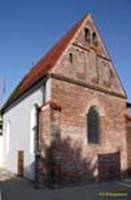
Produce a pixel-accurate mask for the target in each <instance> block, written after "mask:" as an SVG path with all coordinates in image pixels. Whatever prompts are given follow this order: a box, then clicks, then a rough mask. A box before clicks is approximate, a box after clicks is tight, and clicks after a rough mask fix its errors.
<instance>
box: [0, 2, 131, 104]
mask: <svg viewBox="0 0 131 200" xmlns="http://www.w3.org/2000/svg"><path fill="white" fill-rule="evenodd" d="M88 12H89V13H92V14H93V16H94V18H95V21H96V23H97V26H98V27H99V29H100V32H101V34H102V36H103V38H104V41H105V43H106V45H107V47H108V50H109V52H110V54H111V57H112V60H113V62H114V64H115V66H116V69H117V71H118V73H119V75H120V78H121V80H122V82H123V85H124V87H125V89H126V92H127V94H128V100H129V101H131V39H130V37H131V1H130V0H99V1H98V0H55V1H53V0H0V80H1V79H2V77H5V78H6V80H7V89H6V95H5V98H4V99H6V98H7V97H8V96H9V94H10V93H11V92H12V90H13V89H14V87H15V86H16V84H17V83H18V82H19V81H20V80H21V78H22V77H23V76H24V75H25V74H26V73H27V72H28V70H30V68H31V67H32V63H36V62H37V61H38V60H39V59H40V58H41V56H43V55H44V54H45V53H46V51H47V50H48V49H49V48H50V47H52V45H53V44H54V43H55V42H56V41H57V40H58V39H59V38H61V36H63V34H64V33H66V32H67V31H68V29H70V27H72V25H74V23H76V22H77V21H78V20H79V19H80V18H81V17H82V16H83V15H84V14H85V13H88Z"/></svg>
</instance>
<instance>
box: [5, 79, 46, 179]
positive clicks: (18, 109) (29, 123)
mask: <svg viewBox="0 0 131 200" xmlns="http://www.w3.org/2000/svg"><path fill="white" fill-rule="evenodd" d="M47 85H48V84H47ZM47 85H45V80H44V79H43V80H42V81H40V82H39V83H38V84H36V85H35V86H34V87H32V88H31V89H30V90H28V92H26V93H24V95H23V96H22V97H21V98H19V99H18V101H15V102H14V104H12V105H11V106H10V107H8V110H7V111H6V112H5V113H4V117H3V121H4V124H3V132H4V149H3V152H4V153H3V158H4V159H3V163H4V167H5V168H6V169H8V170H10V171H12V172H14V173H16V174H17V173H18V170H19V169H18V167H19V166H18V165H19V164H18V162H19V161H18V160H19V155H20V153H21V152H23V159H24V161H23V162H24V176H25V177H27V178H29V179H32V180H34V178H35V177H34V175H35V173H34V170H35V166H34V163H35V152H34V148H35V147H34V140H35V138H34V137H35V127H36V126H37V124H36V123H37V118H36V105H38V106H41V105H42V104H43V102H44V100H45V88H46V87H47ZM47 90H49V89H47ZM20 162H21V161H20Z"/></svg>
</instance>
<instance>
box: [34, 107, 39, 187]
mask: <svg viewBox="0 0 131 200" xmlns="http://www.w3.org/2000/svg"><path fill="white" fill-rule="evenodd" d="M35 108H36V134H35V141H34V142H35V185H34V187H35V188H36V189H37V188H39V184H38V182H39V181H38V161H39V157H40V148H39V139H40V138H39V114H40V107H39V106H38V105H37V104H35Z"/></svg>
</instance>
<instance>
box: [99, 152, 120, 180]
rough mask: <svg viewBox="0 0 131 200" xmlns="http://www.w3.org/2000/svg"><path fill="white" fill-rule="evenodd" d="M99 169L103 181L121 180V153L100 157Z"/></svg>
mask: <svg viewBox="0 0 131 200" xmlns="http://www.w3.org/2000/svg"><path fill="white" fill-rule="evenodd" d="M98 167H99V178H100V179H101V180H112V179H118V178H120V152H115V153H110V154H101V155H98Z"/></svg>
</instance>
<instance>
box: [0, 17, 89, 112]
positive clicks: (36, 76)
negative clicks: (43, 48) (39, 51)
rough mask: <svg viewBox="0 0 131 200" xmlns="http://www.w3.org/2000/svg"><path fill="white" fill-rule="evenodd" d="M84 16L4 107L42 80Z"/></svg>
mask: <svg viewBox="0 0 131 200" xmlns="http://www.w3.org/2000/svg"><path fill="white" fill-rule="evenodd" d="M86 17H87V15H86V16H84V17H83V18H82V19H81V20H80V21H79V22H78V23H77V24H76V25H75V26H74V27H73V28H72V29H71V30H70V31H69V32H68V33H67V34H66V35H65V36H64V37H63V38H62V39H61V40H60V41H59V42H58V43H57V44H56V45H55V46H54V47H53V48H52V49H51V50H50V51H49V52H48V53H47V54H46V55H45V56H44V57H43V58H42V59H41V60H40V61H39V62H38V63H37V64H36V65H35V66H34V67H33V68H32V69H31V71H29V73H28V74H27V75H26V76H25V77H24V78H23V80H22V81H21V82H20V83H19V85H18V86H17V87H16V89H15V90H14V92H13V93H12V95H11V96H10V97H9V99H8V101H7V102H6V104H5V106H4V108H7V107H8V106H10V105H11V104H12V103H13V102H14V101H15V100H16V99H18V98H19V97H21V96H22V95H23V94H24V93H25V92H26V91H27V90H28V89H30V88H31V87H32V86H33V85H34V84H35V83H36V82H37V81H39V80H41V79H42V78H43V77H44V76H45V75H46V74H47V72H48V71H49V70H50V69H51V68H53V67H54V65H55V63H56V62H57V60H58V59H59V57H60V55H61V54H62V53H63V51H64V50H65V49H66V47H67V46H68V44H69V42H70V41H71V40H72V38H73V37H74V35H75V33H76V32H77V30H78V29H79V27H80V26H81V25H82V23H83V22H84V20H85V18H86Z"/></svg>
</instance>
